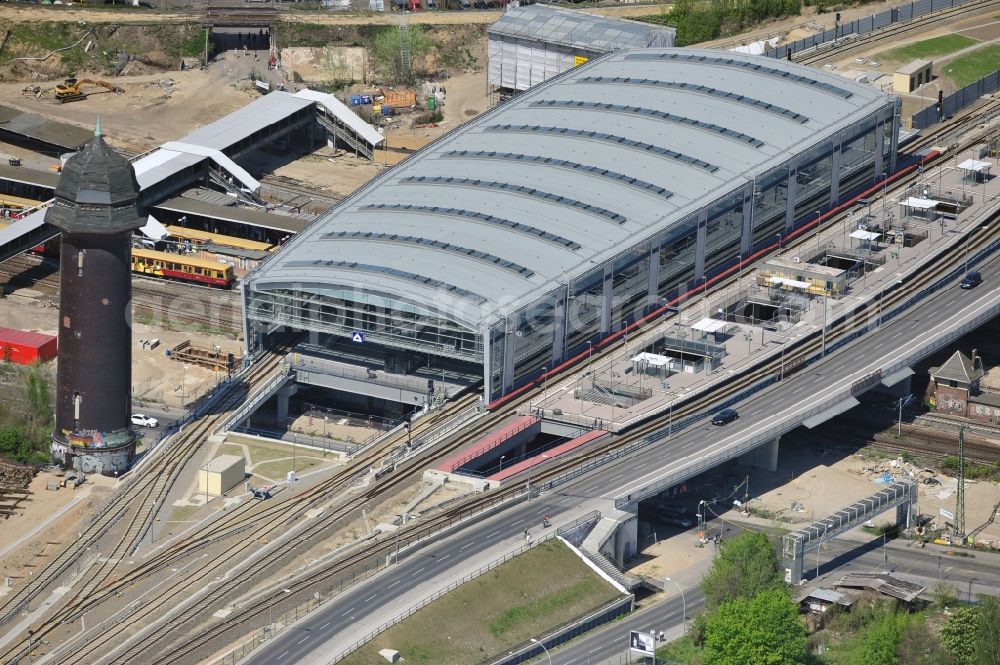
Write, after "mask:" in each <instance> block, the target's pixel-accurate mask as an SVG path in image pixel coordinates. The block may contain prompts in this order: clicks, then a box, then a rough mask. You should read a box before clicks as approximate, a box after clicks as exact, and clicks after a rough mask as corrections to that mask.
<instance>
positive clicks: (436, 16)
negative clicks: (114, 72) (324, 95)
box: [0, 4, 670, 25]
mask: <svg viewBox="0 0 1000 665" xmlns="http://www.w3.org/2000/svg"><path fill="white" fill-rule="evenodd" d="M669 7H670V5H669V4H649V5H624V6H618V7H594V8H590V9H582V10H579V11H582V12H584V13H587V14H597V15H601V16H614V17H619V18H628V17H631V16H649V15H650V14H659V13H661V12H663V11H669ZM500 14H501V12H499V11H479V10H475V11H453V12H441V11H435V12H419V13H415V14H411V13H407V14H405V16H406V20H407V21H408V22H409V23H422V24H426V25H460V24H475V23H484V24H485V23H493V22H494V21H496V20H497V19H498V18H500ZM200 16H201V12H200V11H198V10H191V11H159V10H151V9H142V8H131V7H122V8H119V9H106V8H103V7H102V8H96V7H95V8H89V7H83V6H79V5H76V6H74V5H68V6H67V5H45V6H40V5H21V4H3V5H0V21H7V22H13V23H27V22H37V21H88V22H94V23H167V22H177V21H181V22H185V23H189V22H196V21H198V20H200ZM278 16H279V17H280V20H282V21H287V22H290V23H310V24H315V25H395V24H396V23H397V21H398V17H399V16H400V14H398V13H379V14H377V13H367V12H366V13H363V14H355V13H351V14H345V13H335V12H324V11H282V12H280V13H279V15H278Z"/></svg>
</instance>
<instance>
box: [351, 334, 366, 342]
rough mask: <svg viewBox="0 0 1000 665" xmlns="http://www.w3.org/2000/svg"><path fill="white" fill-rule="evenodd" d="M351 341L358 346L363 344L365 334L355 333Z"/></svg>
mask: <svg viewBox="0 0 1000 665" xmlns="http://www.w3.org/2000/svg"><path fill="white" fill-rule="evenodd" d="M351 341H352V342H355V343H357V344H363V343H364V341H365V334H364V333H363V332H358V331H354V332H352V333H351Z"/></svg>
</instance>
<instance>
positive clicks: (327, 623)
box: [319, 621, 330, 630]
mask: <svg viewBox="0 0 1000 665" xmlns="http://www.w3.org/2000/svg"><path fill="white" fill-rule="evenodd" d="M329 625H330V622H329V621H327V622H326V623H324V624H323V625H322V626H320V627H319V629H320V630H323V629H324V628H326V627H327V626H329Z"/></svg>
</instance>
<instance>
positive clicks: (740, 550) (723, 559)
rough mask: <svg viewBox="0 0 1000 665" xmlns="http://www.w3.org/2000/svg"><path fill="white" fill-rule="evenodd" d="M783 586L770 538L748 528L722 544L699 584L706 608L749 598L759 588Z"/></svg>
mask: <svg viewBox="0 0 1000 665" xmlns="http://www.w3.org/2000/svg"><path fill="white" fill-rule="evenodd" d="M784 588H785V583H784V580H783V579H782V577H781V572H780V569H779V567H778V558H777V557H776V556H775V554H774V548H773V547H771V541H769V540H768V539H767V536H765V535H764V534H762V533H753V532H749V531H747V532H744V533H743V534H741V535H739V536H737V537H736V538H733V539H732V540H727V541H725V542H723V543H722V545H721V546H720V547H719V554H718V555H717V556H716V557H715V561H714V562H713V563H712V568H711V569H710V570H709V571H708V574H707V575H705V579H704V580H702V583H701V590H702V591H703V592H704V593H705V606H706V607H707V608H708V609H709V610H711V609H713V608H716V607H718V606H720V605H722V604H723V603H725V602H726V601H729V600H734V599H736V598H752V597H753V596H756V595H757V594H758V593H760V592H761V591H765V590H768V589H782V590H783V589H784Z"/></svg>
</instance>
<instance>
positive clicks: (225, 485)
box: [198, 455, 246, 496]
mask: <svg viewBox="0 0 1000 665" xmlns="http://www.w3.org/2000/svg"><path fill="white" fill-rule="evenodd" d="M245 476H246V460H244V459H243V458H242V457H240V456H239V455H221V456H219V457H216V458H215V459H214V460H212V461H211V462H209V463H208V464H206V465H205V466H203V467H201V468H200V469H199V470H198V493H199V494H205V495H208V496H222V495H223V494H225V493H226V492H228V491H229V490H231V489H232V488H234V487H236V486H237V485H239V484H240V483H242V482H243V478H244V477H245Z"/></svg>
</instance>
